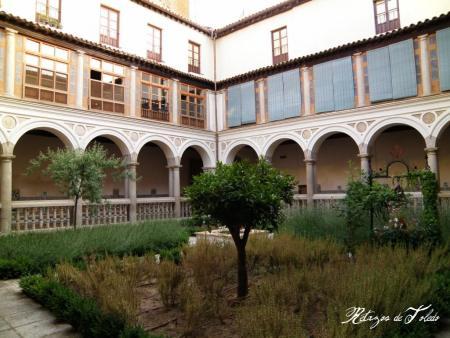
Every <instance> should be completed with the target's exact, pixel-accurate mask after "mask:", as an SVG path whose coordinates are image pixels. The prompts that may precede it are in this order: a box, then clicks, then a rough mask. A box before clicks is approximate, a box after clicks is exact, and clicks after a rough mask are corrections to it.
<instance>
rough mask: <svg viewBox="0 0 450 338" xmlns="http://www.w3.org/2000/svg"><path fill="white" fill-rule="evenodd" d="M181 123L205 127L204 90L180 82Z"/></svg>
mask: <svg viewBox="0 0 450 338" xmlns="http://www.w3.org/2000/svg"><path fill="white" fill-rule="evenodd" d="M180 99H181V100H180V101H181V124H183V125H185V126H191V127H197V128H205V93H204V90H202V89H200V88H197V87H194V86H191V85H187V84H182V85H181V86H180Z"/></svg>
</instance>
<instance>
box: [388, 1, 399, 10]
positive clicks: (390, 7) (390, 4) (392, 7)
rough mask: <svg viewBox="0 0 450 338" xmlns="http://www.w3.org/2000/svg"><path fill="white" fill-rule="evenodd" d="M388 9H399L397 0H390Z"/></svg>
mask: <svg viewBox="0 0 450 338" xmlns="http://www.w3.org/2000/svg"><path fill="white" fill-rule="evenodd" d="M387 5H388V10H391V9H397V0H388V3H387Z"/></svg>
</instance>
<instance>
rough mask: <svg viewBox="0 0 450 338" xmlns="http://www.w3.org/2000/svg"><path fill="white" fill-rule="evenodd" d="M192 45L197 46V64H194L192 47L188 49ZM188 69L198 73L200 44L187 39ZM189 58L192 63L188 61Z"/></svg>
mask: <svg viewBox="0 0 450 338" xmlns="http://www.w3.org/2000/svg"><path fill="white" fill-rule="evenodd" d="M191 46H192V47H197V48H198V66H196V65H195V64H194V63H195V57H194V56H195V53H194V48H192V50H191V51H189V49H190V48H191ZM188 47H189V48H188V71H189V72H192V73H197V74H200V69H201V62H200V61H201V46H200V44H198V43H196V42H194V41H191V40H189V41H188ZM189 60H192V61H193V62H194V63H190V62H189Z"/></svg>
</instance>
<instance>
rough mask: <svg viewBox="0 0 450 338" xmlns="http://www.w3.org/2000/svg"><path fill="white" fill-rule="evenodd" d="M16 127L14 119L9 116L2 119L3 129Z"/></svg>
mask: <svg viewBox="0 0 450 338" xmlns="http://www.w3.org/2000/svg"><path fill="white" fill-rule="evenodd" d="M16 125H17V121H16V119H15V118H14V117H12V116H10V115H6V116H4V117H3V118H2V126H3V127H4V128H5V129H8V130H10V129H14V128H15V127H16Z"/></svg>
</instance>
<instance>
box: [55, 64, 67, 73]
mask: <svg viewBox="0 0 450 338" xmlns="http://www.w3.org/2000/svg"><path fill="white" fill-rule="evenodd" d="M56 71H57V72H60V73H67V64H65V63H62V62H56Z"/></svg>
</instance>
